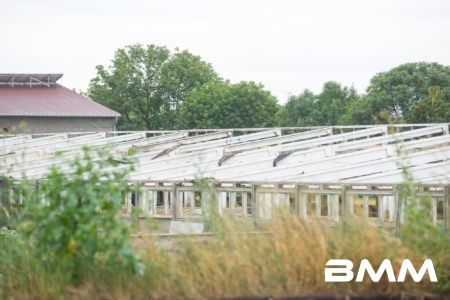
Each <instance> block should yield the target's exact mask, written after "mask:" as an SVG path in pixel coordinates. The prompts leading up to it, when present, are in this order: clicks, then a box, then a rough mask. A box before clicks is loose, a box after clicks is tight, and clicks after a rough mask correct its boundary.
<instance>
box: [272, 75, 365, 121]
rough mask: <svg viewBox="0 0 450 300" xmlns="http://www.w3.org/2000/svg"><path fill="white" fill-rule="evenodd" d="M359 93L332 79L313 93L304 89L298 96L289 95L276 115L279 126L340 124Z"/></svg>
mask: <svg viewBox="0 0 450 300" xmlns="http://www.w3.org/2000/svg"><path fill="white" fill-rule="evenodd" d="M358 99H359V95H358V93H357V92H356V90H355V89H354V88H353V87H350V88H348V87H345V86H344V87H342V86H341V85H340V84H339V83H337V82H334V81H329V82H326V83H325V84H324V85H323V89H322V92H321V93H320V94H319V95H314V93H312V92H311V91H309V90H304V91H303V93H302V94H300V95H298V96H291V97H290V98H289V100H288V102H287V103H286V105H284V106H283V107H282V108H281V109H280V111H279V113H278V115H277V123H278V125H280V126H316V125H317V126H319V125H337V124H341V123H342V122H343V121H342V120H341V118H342V116H343V115H344V114H345V112H346V109H347V107H348V106H349V105H351V103H352V102H353V101H356V100H358Z"/></svg>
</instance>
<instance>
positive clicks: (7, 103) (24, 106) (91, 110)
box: [0, 85, 120, 117]
mask: <svg viewBox="0 0 450 300" xmlns="http://www.w3.org/2000/svg"><path fill="white" fill-rule="evenodd" d="M0 116H45V117H52V116H53V117H56V116H58V117H75V116H76V117H118V116H120V114H119V113H117V112H115V111H114V110H112V109H109V108H107V107H105V106H103V105H101V104H99V103H97V102H95V101H93V100H91V99H89V98H87V97H84V96H82V95H80V94H77V93H76V92H74V91H72V90H70V89H68V88H65V87H63V86H61V85H56V86H52V87H0Z"/></svg>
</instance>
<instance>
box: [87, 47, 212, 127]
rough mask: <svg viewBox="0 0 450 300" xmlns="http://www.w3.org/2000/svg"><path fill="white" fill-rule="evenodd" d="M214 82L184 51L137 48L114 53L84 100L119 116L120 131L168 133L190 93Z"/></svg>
mask: <svg viewBox="0 0 450 300" xmlns="http://www.w3.org/2000/svg"><path fill="white" fill-rule="evenodd" d="M217 78H218V76H217V74H216V72H215V71H214V70H213V68H212V67H211V65H210V64H208V63H206V62H204V61H202V60H201V59H200V57H198V56H195V55H192V54H191V53H189V52H187V51H181V52H180V51H178V50H177V51H176V52H175V53H174V54H171V53H170V51H169V50H168V49H167V48H166V47H160V46H155V45H148V46H145V47H144V46H142V45H139V44H138V45H131V46H127V47H125V48H124V49H118V50H117V51H116V53H115V56H114V59H113V60H112V64H111V65H110V66H109V68H105V67H104V66H102V65H100V66H97V76H96V77H95V78H93V79H92V80H91V82H90V85H89V88H88V92H87V94H88V96H89V97H91V98H92V99H93V100H95V101H98V102H100V103H102V104H104V105H106V106H108V107H110V108H112V109H114V110H116V111H117V112H119V113H120V114H121V118H120V120H119V124H118V128H119V129H147V130H151V129H172V128H173V126H174V123H175V121H174V120H175V118H176V116H177V114H178V110H179V107H180V104H181V102H182V101H183V100H184V99H185V98H186V96H187V95H188V93H189V92H190V90H191V89H193V88H196V87H199V86H201V85H202V84H204V83H206V82H208V81H211V80H216V79H217Z"/></svg>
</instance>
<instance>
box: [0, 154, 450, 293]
mask: <svg viewBox="0 0 450 300" xmlns="http://www.w3.org/2000/svg"><path fill="white" fill-rule="evenodd" d="M94 154H95V156H93V154H92V152H91V151H90V150H89V149H85V152H84V154H83V156H82V157H78V158H76V159H75V160H74V161H73V162H72V163H71V167H72V168H71V171H70V172H67V171H66V172H63V171H61V170H60V169H58V168H56V167H54V168H52V169H51V172H50V173H49V175H48V176H47V178H46V180H45V181H42V182H40V185H39V188H38V189H37V188H36V186H35V184H34V183H33V182H28V181H27V180H25V179H24V180H23V182H22V183H21V184H20V185H19V186H15V187H14V189H13V191H14V193H15V194H14V195H15V197H16V198H17V199H19V198H20V199H22V201H16V202H14V201H11V197H10V194H9V190H8V189H6V191H7V192H8V193H6V197H5V195H1V194H0V200H1V202H0V226H4V225H7V226H9V227H10V228H14V230H9V229H7V228H6V227H3V228H2V229H1V231H0V298H2V299H92V298H98V299H149V298H151V299H153V298H156V299H217V298H225V297H240V296H274V297H277V296H278V297H282V296H300V295H310V294H315V295H318V294H322V295H323V294H327V295H334V294H336V295H337V294H339V295H346V294H365V295H369V294H376V295H392V294H399V293H402V292H407V293H414V294H418V295H423V294H426V293H438V294H439V295H442V297H444V295H445V293H447V294H448V293H449V292H450V235H449V232H448V231H445V230H443V229H441V228H438V227H436V226H434V225H433V224H431V222H430V221H429V220H431V217H430V215H429V213H430V210H429V209H428V208H427V205H428V206H429V203H430V202H429V201H427V199H423V200H424V205H419V206H418V205H416V204H414V205H406V207H407V210H406V214H405V216H404V224H403V226H402V230H401V232H400V234H399V237H398V238H394V237H393V236H392V234H390V233H387V232H384V231H382V230H380V229H378V228H376V227H374V226H372V225H370V224H369V223H368V222H367V220H360V219H356V218H355V219H353V220H350V221H349V222H346V223H345V224H341V225H337V226H336V227H321V226H319V225H314V224H306V223H305V222H303V221H302V220H300V219H299V218H298V217H297V216H294V215H291V214H289V213H287V212H284V213H283V212H280V214H279V215H277V217H276V218H274V221H273V222H271V223H267V224H260V225H258V226H257V227H255V228H251V230H252V232H256V233H251V234H249V233H242V230H243V226H242V224H239V223H236V222H233V221H232V220H229V219H227V218H226V217H218V216H215V217H213V218H212V219H213V221H212V223H211V224H210V226H209V228H210V229H211V232H212V233H214V234H213V235H212V236H211V237H208V238H201V239H199V238H192V237H189V236H186V238H184V239H182V240H178V241H176V242H172V243H171V244H170V246H171V247H170V248H169V249H168V247H166V246H164V247H163V244H164V243H162V241H159V240H158V239H151V238H147V239H135V240H130V235H129V229H130V228H129V226H130V225H129V224H128V223H127V222H126V221H125V220H124V219H122V218H118V217H116V216H117V213H118V212H119V211H120V209H121V207H122V200H123V199H124V195H125V194H126V193H129V192H130V187H129V185H128V184H127V181H126V178H127V174H128V173H129V172H130V171H131V170H132V167H133V166H132V164H131V165H130V169H123V168H121V169H118V168H117V166H118V164H119V162H118V160H117V159H115V158H114V157H111V156H110V154H109V152H108V151H99V152H97V153H94ZM99 158H100V159H99ZM126 162H127V161H126V160H125V159H121V160H120V163H121V164H124V163H126ZM111 169H112V170H114V172H110V171H108V170H111ZM4 182H7V181H6V180H4ZM414 191H415V189H414V186H413V185H412V184H411V185H406V186H405V189H404V193H402V194H401V195H400V196H401V197H403V198H404V199H405V201H406V200H407V199H408V198H413V199H414V198H416V195H414ZM19 196H20V197H19ZM12 200H14V199H12ZM427 203H428V204H427ZM4 204H6V205H4ZM246 230H248V229H246ZM339 258H345V259H349V260H351V261H353V263H354V269H353V272H354V273H356V272H357V269H358V267H359V263H360V261H361V260H362V259H368V260H369V261H370V262H371V264H372V266H373V267H374V268H375V269H378V267H379V265H380V263H381V262H382V261H383V260H384V259H390V260H391V262H392V264H393V266H394V272H395V274H398V272H399V267H400V264H401V262H402V261H403V259H406V258H408V259H410V260H411V261H412V262H413V264H414V266H415V267H416V269H417V268H419V266H421V265H422V263H423V261H424V260H425V259H426V258H430V259H432V261H433V263H434V267H435V269H436V273H437V277H438V280H439V282H437V283H430V282H429V280H428V275H426V276H425V277H424V280H423V282H421V283H415V282H413V281H412V279H411V278H410V276H409V275H408V276H407V278H406V281H405V282H404V283H390V282H387V279H386V278H385V277H386V276H383V278H382V279H381V281H380V282H378V283H373V282H372V281H371V280H370V279H368V276H365V281H364V282H362V283H356V282H354V281H352V282H349V283H325V280H324V269H325V264H326V262H327V261H328V260H329V259H339Z"/></svg>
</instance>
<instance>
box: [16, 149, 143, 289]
mask: <svg viewBox="0 0 450 300" xmlns="http://www.w3.org/2000/svg"><path fill="white" fill-rule="evenodd" d="M120 161H121V163H123V164H124V166H125V167H122V168H120V169H119V168H117V166H118V164H119V162H118V161H117V158H115V157H112V156H111V155H110V154H109V153H108V151H107V149H105V150H103V149H102V150H98V151H96V152H92V151H91V150H89V148H84V152H83V155H82V156H81V157H76V158H75V159H74V160H73V161H72V162H71V163H70V166H71V169H70V170H69V171H67V170H66V171H61V170H60V169H59V168H57V167H56V166H53V167H51V170H50V173H49V174H48V176H47V178H46V180H45V181H42V182H41V183H40V185H39V188H38V189H37V190H36V189H35V185H34V184H33V182H27V181H24V182H23V183H22V184H21V185H20V186H19V187H18V192H19V193H21V194H22V195H23V198H24V207H23V210H22V212H21V215H20V218H19V220H18V224H17V228H18V229H19V231H20V233H21V234H23V235H24V236H25V237H26V240H27V243H28V244H29V245H30V247H31V249H32V250H33V251H34V254H35V255H36V256H37V257H40V259H41V260H42V262H43V263H44V265H45V266H46V267H47V268H48V270H49V271H50V272H51V270H54V269H58V267H62V268H64V269H65V270H66V275H67V276H68V280H69V281H72V280H74V281H75V282H77V281H79V280H81V279H82V278H83V277H84V276H90V275H92V274H97V273H96V272H98V271H100V272H101V271H104V272H113V271H114V270H117V269H120V270H121V271H127V272H130V274H132V273H135V272H139V273H141V272H143V269H142V265H141V263H140V262H139V259H138V257H137V256H135V254H134V252H133V249H132V245H131V241H130V238H129V232H128V227H129V225H128V223H127V221H126V220H123V219H120V218H117V213H119V211H120V209H121V207H122V201H123V199H124V195H125V194H127V193H130V192H131V189H130V187H129V186H128V184H127V181H126V179H127V176H128V174H129V172H131V171H132V170H133V168H134V167H133V163H132V161H131V160H130V159H129V158H127V157H123V158H121V159H120Z"/></svg>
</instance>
